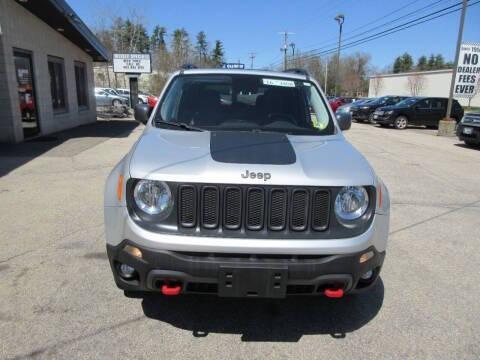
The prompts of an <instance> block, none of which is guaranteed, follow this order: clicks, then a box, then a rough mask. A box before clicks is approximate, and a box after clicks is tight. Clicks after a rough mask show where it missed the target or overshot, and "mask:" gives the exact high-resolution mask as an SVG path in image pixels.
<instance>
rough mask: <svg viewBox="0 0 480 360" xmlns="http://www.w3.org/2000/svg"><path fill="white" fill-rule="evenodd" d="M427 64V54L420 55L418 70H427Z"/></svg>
mask: <svg viewBox="0 0 480 360" xmlns="http://www.w3.org/2000/svg"><path fill="white" fill-rule="evenodd" d="M427 65H428V64H427V57H426V56H425V55H422V56H420V57H419V58H418V61H417V70H420V71H424V70H427Z"/></svg>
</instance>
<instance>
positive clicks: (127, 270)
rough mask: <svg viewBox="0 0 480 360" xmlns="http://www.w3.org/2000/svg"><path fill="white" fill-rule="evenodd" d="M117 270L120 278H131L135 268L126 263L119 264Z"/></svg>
mask: <svg viewBox="0 0 480 360" xmlns="http://www.w3.org/2000/svg"><path fill="white" fill-rule="evenodd" d="M118 272H119V273H120V276H121V277H122V278H124V279H127V280H128V279H132V278H133V276H134V275H135V269H134V268H133V267H131V266H130V265H127V264H120V266H119V267H118Z"/></svg>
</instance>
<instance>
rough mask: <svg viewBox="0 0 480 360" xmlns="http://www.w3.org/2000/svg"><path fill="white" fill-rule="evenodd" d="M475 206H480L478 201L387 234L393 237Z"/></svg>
mask: <svg viewBox="0 0 480 360" xmlns="http://www.w3.org/2000/svg"><path fill="white" fill-rule="evenodd" d="M477 204H480V200H476V201H474V202H471V203H468V204H465V205H463V206H460V207H458V208H455V209H451V210H448V211H445V212H443V213H441V214H438V215H435V216H431V217H429V218H427V219H424V220H421V221H417V222H415V223H413V224H410V225H407V226H404V227H403V228H400V229H397V230H394V231H391V232H390V233H389V235H394V234H396V233H399V232H401V231H404V230H409V229H412V228H414V227H416V226H418V225H422V224H425V223H427V222H430V221H432V220H435V219H438V218H440V217H442V216H445V215H449V214H452V213H454V212H457V211H460V210H463V209H465V208H468V207H472V206H475V205H477Z"/></svg>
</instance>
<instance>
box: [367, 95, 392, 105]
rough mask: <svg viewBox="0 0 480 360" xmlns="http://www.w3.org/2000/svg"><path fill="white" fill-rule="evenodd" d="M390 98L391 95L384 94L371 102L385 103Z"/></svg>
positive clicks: (373, 103) (375, 103)
mask: <svg viewBox="0 0 480 360" xmlns="http://www.w3.org/2000/svg"><path fill="white" fill-rule="evenodd" d="M388 99H390V97H389V96H382V97H379V98H378V99H375V100H373V101H371V102H370V103H369V104H372V105H378V104H385V103H386V102H387V100H388Z"/></svg>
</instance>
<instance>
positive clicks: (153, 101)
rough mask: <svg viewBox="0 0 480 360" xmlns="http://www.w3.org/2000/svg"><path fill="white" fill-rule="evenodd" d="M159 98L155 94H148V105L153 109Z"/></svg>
mask: <svg viewBox="0 0 480 360" xmlns="http://www.w3.org/2000/svg"><path fill="white" fill-rule="evenodd" d="M157 101H158V98H157V97H156V96H153V95H148V96H147V105H148V106H149V107H150V109H153V108H154V107H155V105H157Z"/></svg>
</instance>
